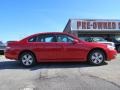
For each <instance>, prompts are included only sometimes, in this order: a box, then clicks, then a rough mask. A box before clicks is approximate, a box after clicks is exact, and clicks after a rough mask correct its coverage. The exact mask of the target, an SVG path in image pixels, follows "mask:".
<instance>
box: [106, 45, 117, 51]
mask: <svg viewBox="0 0 120 90" xmlns="http://www.w3.org/2000/svg"><path fill="white" fill-rule="evenodd" d="M107 48H108V49H109V50H114V49H115V47H113V46H111V45H107Z"/></svg>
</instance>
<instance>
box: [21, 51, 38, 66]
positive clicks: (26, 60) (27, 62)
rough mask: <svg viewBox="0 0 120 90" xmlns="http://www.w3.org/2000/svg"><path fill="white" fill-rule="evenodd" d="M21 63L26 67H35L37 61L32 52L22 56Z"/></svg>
mask: <svg viewBox="0 0 120 90" xmlns="http://www.w3.org/2000/svg"><path fill="white" fill-rule="evenodd" d="M20 62H21V64H22V65H23V66H25V67H31V66H33V65H35V63H36V59H35V56H34V55H33V54H32V53H31V52H24V53H22V54H21V55H20Z"/></svg>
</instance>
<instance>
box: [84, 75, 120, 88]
mask: <svg viewBox="0 0 120 90" xmlns="http://www.w3.org/2000/svg"><path fill="white" fill-rule="evenodd" d="M86 75H87V76H88V77H91V78H97V79H100V80H103V81H106V82H108V83H111V84H112V85H114V86H116V87H118V88H120V85H118V84H116V83H114V82H112V81H109V80H106V79H104V78H100V77H97V76H93V75H90V74H86Z"/></svg>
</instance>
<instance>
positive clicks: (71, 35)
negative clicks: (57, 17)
mask: <svg viewBox="0 0 120 90" xmlns="http://www.w3.org/2000/svg"><path fill="white" fill-rule="evenodd" d="M42 34H43V35H44V34H65V35H69V36H72V37H73V38H75V39H78V37H76V36H74V35H71V34H69V33H66V32H42V33H36V34H32V35H30V36H28V37H26V38H23V39H22V40H20V41H23V40H25V39H27V38H31V37H34V36H37V35H42Z"/></svg>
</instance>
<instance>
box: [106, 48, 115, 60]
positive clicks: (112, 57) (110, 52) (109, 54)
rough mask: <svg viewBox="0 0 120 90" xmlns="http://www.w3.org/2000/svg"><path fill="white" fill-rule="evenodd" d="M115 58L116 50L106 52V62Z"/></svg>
mask: <svg viewBox="0 0 120 90" xmlns="http://www.w3.org/2000/svg"><path fill="white" fill-rule="evenodd" d="M116 56H117V51H116V50H109V51H108V52H107V60H113V59H115V58H116Z"/></svg>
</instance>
